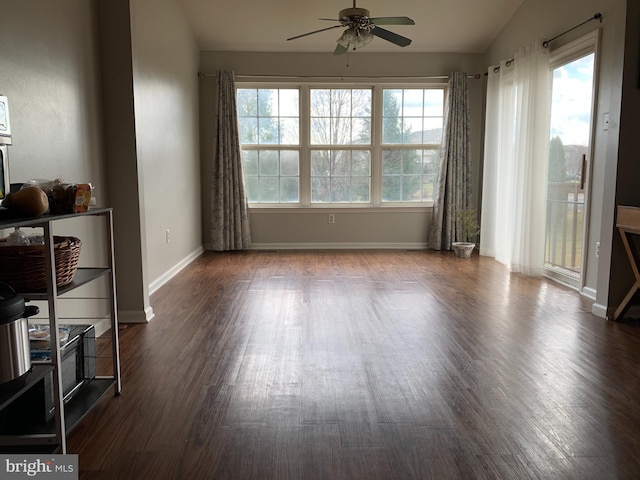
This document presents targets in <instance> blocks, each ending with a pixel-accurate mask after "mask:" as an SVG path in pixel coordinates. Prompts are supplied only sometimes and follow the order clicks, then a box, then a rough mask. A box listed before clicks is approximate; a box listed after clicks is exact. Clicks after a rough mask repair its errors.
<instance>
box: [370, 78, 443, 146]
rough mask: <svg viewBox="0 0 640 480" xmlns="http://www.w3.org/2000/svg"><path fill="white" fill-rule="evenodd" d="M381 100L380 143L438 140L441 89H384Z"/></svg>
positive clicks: (406, 143)
mask: <svg viewBox="0 0 640 480" xmlns="http://www.w3.org/2000/svg"><path fill="white" fill-rule="evenodd" d="M382 102H383V106H382V143H383V144H404V145H408V144H409V145H428V144H439V143H440V139H441V138H442V117H443V111H444V108H443V102H444V90H443V89H412V88H409V89H385V90H384V92H383V95H382Z"/></svg>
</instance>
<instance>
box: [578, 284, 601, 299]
mask: <svg viewBox="0 0 640 480" xmlns="http://www.w3.org/2000/svg"><path fill="white" fill-rule="evenodd" d="M580 294H581V295H582V296H583V297H587V298H588V299H589V300H593V301H594V302H595V300H596V294H597V290H596V289H595V288H591V287H582V291H581V292H580Z"/></svg>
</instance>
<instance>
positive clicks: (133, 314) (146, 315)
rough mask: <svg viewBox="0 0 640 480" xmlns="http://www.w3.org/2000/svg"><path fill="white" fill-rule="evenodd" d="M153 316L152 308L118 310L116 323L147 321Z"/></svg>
mask: <svg viewBox="0 0 640 480" xmlns="http://www.w3.org/2000/svg"><path fill="white" fill-rule="evenodd" d="M154 316H155V313H153V308H151V307H148V308H147V309H146V310H145V311H144V312H143V311H140V310H118V323H148V322H149V321H151V319H152V318H153V317H154Z"/></svg>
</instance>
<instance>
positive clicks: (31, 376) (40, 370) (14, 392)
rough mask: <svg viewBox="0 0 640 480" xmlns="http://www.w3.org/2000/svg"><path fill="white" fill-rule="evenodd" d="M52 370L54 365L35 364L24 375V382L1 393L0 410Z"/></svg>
mask: <svg viewBox="0 0 640 480" xmlns="http://www.w3.org/2000/svg"><path fill="white" fill-rule="evenodd" d="M51 371H53V365H43V364H40V365H34V366H33V367H32V368H31V371H30V372H28V373H27V374H26V375H25V376H24V378H23V380H24V383H22V384H19V385H16V386H15V388H13V389H10V390H8V391H7V392H2V393H0V411H2V410H4V408H5V407H7V406H8V405H10V404H11V403H13V401H14V400H15V399H17V398H18V397H19V396H20V395H22V394H23V393H25V392H26V391H27V390H29V389H30V388H31V387H33V386H34V385H35V384H36V383H38V382H39V381H40V380H42V379H43V378H44V377H45V376H46V375H47V374H48V373H50V372H51Z"/></svg>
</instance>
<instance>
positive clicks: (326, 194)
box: [311, 150, 371, 203]
mask: <svg viewBox="0 0 640 480" xmlns="http://www.w3.org/2000/svg"><path fill="white" fill-rule="evenodd" d="M370 199H371V151H369V150H313V151H312V152H311V202H312V203H368V202H370Z"/></svg>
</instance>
